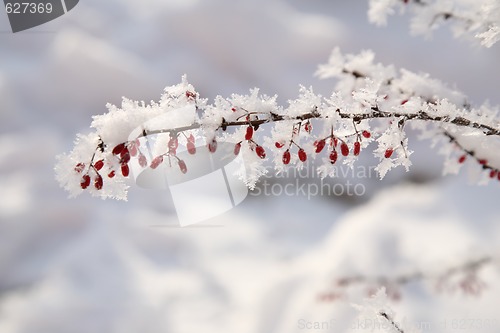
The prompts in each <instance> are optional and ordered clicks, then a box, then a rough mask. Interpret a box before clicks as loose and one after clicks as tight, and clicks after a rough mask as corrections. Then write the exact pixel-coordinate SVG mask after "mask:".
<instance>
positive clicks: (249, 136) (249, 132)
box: [234, 125, 266, 159]
mask: <svg viewBox="0 0 500 333" xmlns="http://www.w3.org/2000/svg"><path fill="white" fill-rule="evenodd" d="M254 132H255V128H254V127H253V126H252V125H248V127H247V128H246V130H245V140H246V141H248V144H249V146H250V149H251V150H255V153H256V154H257V156H259V157H260V158H262V159H264V158H266V150H265V149H264V147H262V146H261V145H259V144H257V143H256V142H255V141H254V140H253V134H254ZM242 142H243V141H240V142H238V143H236V144H235V145H234V155H238V154H239V153H240V150H241V143H242Z"/></svg>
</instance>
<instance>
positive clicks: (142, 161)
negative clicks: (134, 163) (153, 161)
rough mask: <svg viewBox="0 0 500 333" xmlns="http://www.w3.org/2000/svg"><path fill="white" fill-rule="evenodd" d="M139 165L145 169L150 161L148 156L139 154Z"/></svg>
mask: <svg viewBox="0 0 500 333" xmlns="http://www.w3.org/2000/svg"><path fill="white" fill-rule="evenodd" d="M139 165H140V166H141V167H143V168H145V167H146V165H148V161H147V159H146V156H144V154H139Z"/></svg>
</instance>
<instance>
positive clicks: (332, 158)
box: [330, 150, 339, 164]
mask: <svg viewBox="0 0 500 333" xmlns="http://www.w3.org/2000/svg"><path fill="white" fill-rule="evenodd" d="M338 157H339V155H338V154H337V151H336V150H334V151H332V152H331V153H330V163H332V164H335V162H337V158H338Z"/></svg>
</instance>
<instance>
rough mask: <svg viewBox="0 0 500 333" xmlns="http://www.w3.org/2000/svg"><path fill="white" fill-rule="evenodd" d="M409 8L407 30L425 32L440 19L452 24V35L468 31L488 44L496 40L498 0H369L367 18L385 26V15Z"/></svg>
mask: <svg viewBox="0 0 500 333" xmlns="http://www.w3.org/2000/svg"><path fill="white" fill-rule="evenodd" d="M407 9H409V10H410V11H411V13H412V15H413V18H412V20H411V24H410V30H411V32H412V33H414V34H417V35H429V34H430V33H431V32H432V30H434V29H436V28H438V27H439V26H440V25H441V24H443V23H444V22H450V23H451V24H452V26H451V27H452V30H453V33H454V34H455V36H457V37H459V36H462V35H464V34H472V35H473V36H475V37H476V38H479V39H480V40H481V44H482V45H484V46H486V47H491V46H493V44H495V43H496V42H498V41H499V40H500V2H499V1H498V0H461V1H447V0H370V2H369V10H368V18H369V20H370V21H371V22H372V23H375V24H378V25H386V24H387V17H388V16H389V15H393V14H394V13H395V12H396V11H399V12H400V13H404V12H405V11H406V10H407Z"/></svg>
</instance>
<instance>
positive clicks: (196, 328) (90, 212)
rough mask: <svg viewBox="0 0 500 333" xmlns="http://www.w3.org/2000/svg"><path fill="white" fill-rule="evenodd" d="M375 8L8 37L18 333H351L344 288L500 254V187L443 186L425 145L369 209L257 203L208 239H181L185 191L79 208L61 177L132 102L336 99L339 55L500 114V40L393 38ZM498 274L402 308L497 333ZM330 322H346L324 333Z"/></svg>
mask: <svg viewBox="0 0 500 333" xmlns="http://www.w3.org/2000/svg"><path fill="white" fill-rule="evenodd" d="M366 9H367V3H366V2H365V1H356V2H354V1H352V2H351V1H333V0H318V1H314V2H311V1H304V0H300V1H299V0H293V1H265V0H255V1H251V2H235V1H231V0H215V1H210V2H206V1H205V2H203V1H197V0H190V1H186V0H183V1H181V0H175V1H174V0H168V1H157V0H147V1H140V2H139V1H131V0H127V1H118V0H113V1H106V2H102V1H97V0H87V1H82V2H81V3H80V4H79V5H78V6H77V7H75V9H74V10H72V11H71V12H70V13H69V14H68V15H65V16H63V17H61V18H59V19H57V20H55V21H53V22H51V23H49V24H46V25H43V26H40V27H38V28H36V29H35V30H33V31H32V32H29V31H27V32H23V33H19V34H15V35H14V34H10V33H1V34H0V40H1V41H0V44H1V45H2V46H1V48H0V119H1V121H0V333H45V332H47V333H49V332H50V333H59V332H61V333H62V332H76V333H79V332H82V333H83V332H85V333H86V332H120V333H122V332H123V333H127V332H138V331H143V332H175V333H178V332H241V333H244V332H259V333H260V332H307V331H311V332H313V331H314V332H317V331H321V332H327V331H332V332H339V331H350V330H351V328H352V325H353V323H356V322H355V321H354V319H355V317H356V311H355V310H354V309H353V308H352V307H351V306H350V304H351V303H353V302H354V303H359V302H361V299H362V298H363V297H364V295H365V293H366V290H365V289H366V288H365V287H364V286H360V287H359V288H358V289H359V290H357V289H356V288H355V287H352V288H353V290H352V292H350V293H349V295H348V297H347V296H346V298H344V299H342V300H338V301H335V302H333V303H332V302H321V301H319V297H318V295H320V294H321V293H323V292H324V291H325V290H326V291H328V290H330V289H331V288H332V281H333V280H334V279H335V278H339V277H343V276H351V275H359V274H361V275H368V276H377V275H388V276H391V275H398V274H404V273H407V272H413V271H420V270H423V271H429V272H436V271H440V269H442V270H445V269H446V268H448V267H452V266H454V265H457V264H460V263H461V262H463V261H465V260H467V259H475V258H478V257H481V256H483V255H495V254H497V253H498V252H499V249H498V247H497V246H496V244H499V241H500V226H499V225H498V221H500V210H499V209H498V207H497V206H496V204H497V202H496V201H497V200H496V198H497V196H498V193H499V192H498V191H499V185H498V184H497V183H492V184H490V185H487V186H471V185H469V184H468V180H467V178H468V177H467V172H465V171H463V172H462V174H461V175H460V176H458V177H446V178H440V177H439V175H440V168H441V164H440V163H441V161H440V159H439V157H438V156H437V154H436V153H435V152H433V151H431V150H430V148H429V147H428V146H427V143H425V142H424V143H421V142H416V141H415V140H414V141H413V142H412V143H411V145H413V147H414V150H415V151H416V153H415V154H414V156H413V162H414V164H415V165H414V168H413V169H412V171H411V172H410V173H409V174H403V173H401V172H396V173H395V174H394V175H392V176H390V177H389V178H388V179H387V180H384V181H383V182H378V181H375V180H374V179H368V180H366V182H364V184H366V186H367V189H368V192H367V194H366V195H365V196H364V197H362V198H359V199H360V200H347V199H346V198H344V197H340V198H336V197H334V198H327V197H318V198H314V199H312V200H308V199H307V198H305V197H303V196H292V197H276V196H264V195H261V196H258V197H253V196H250V197H248V198H247V199H246V200H245V201H244V202H243V204H241V205H240V206H238V207H237V208H235V209H233V210H231V211H230V212H228V213H226V214H224V215H222V216H219V217H217V218H215V219H213V220H210V221H207V222H206V223H204V224H201V225H195V226H193V227H189V228H178V227H177V220H176V215H175V211H174V207H173V204H172V201H171V198H170V195H169V193H168V192H162V191H147V190H142V189H140V188H132V189H131V193H130V195H129V201H128V202H113V201H109V200H108V201H101V200H98V199H92V198H89V197H87V196H85V195H83V196H80V197H78V198H77V199H71V200H70V199H67V197H66V193H65V192H64V191H63V190H61V189H60V188H59V187H58V185H57V184H56V182H55V180H54V172H53V166H54V163H55V156H56V155H57V154H59V153H61V152H64V151H67V150H69V149H70V148H71V145H72V141H73V139H74V134H75V133H76V132H81V131H86V128H87V127H88V125H89V124H90V121H91V115H94V114H99V113H102V112H104V111H105V108H104V106H105V104H106V103H107V102H111V103H119V102H120V99H121V97H122V96H127V97H130V98H133V99H138V100H146V101H147V100H151V99H157V98H158V96H159V95H160V93H161V91H162V89H163V87H164V86H166V85H171V84H175V83H177V82H179V80H180V77H181V75H182V74H184V73H186V74H187V75H188V77H189V80H190V81H191V82H192V83H193V84H194V85H195V86H196V87H197V89H198V91H199V92H200V93H201V94H202V95H204V96H206V97H209V98H213V97H214V96H215V95H217V94H221V95H224V96H227V95H229V94H231V93H246V92H247V91H248V89H249V88H253V87H259V88H261V89H262V91H263V92H264V93H267V94H270V95H272V94H275V93H276V94H278V95H279V100H280V102H285V101H286V100H287V99H292V98H295V97H296V94H297V91H298V85H299V84H304V85H313V86H314V87H315V90H316V91H318V92H321V93H323V94H325V95H328V94H329V93H330V90H331V87H332V85H333V82H329V81H319V80H317V79H316V78H314V77H313V76H312V73H313V72H314V71H315V69H316V66H317V64H319V63H324V62H325V61H326V60H327V58H328V55H329V53H330V50H331V49H332V48H333V47H335V46H339V47H340V48H341V49H342V50H343V51H345V52H358V51H360V50H362V49H367V48H370V49H373V50H374V51H375V53H376V54H377V59H378V60H379V61H381V62H384V63H394V64H395V65H396V66H398V67H405V68H408V69H410V70H412V71H416V72H419V71H424V72H429V73H431V74H432V75H433V76H434V77H436V78H439V79H441V80H443V81H445V82H448V83H450V84H451V85H455V84H456V86H457V87H458V88H459V89H460V90H462V91H463V92H465V93H466V94H467V95H468V96H469V97H470V99H471V101H472V102H473V103H478V104H479V103H481V102H483V100H485V99H490V101H491V102H492V104H500V95H499V94H498V86H499V84H500V81H499V80H500V79H499V78H500V66H499V64H498V59H499V56H500V48H499V46H498V45H496V46H495V47H493V48H491V49H484V48H479V47H474V46H471V44H470V43H469V42H467V41H465V42H464V41H458V40H455V39H453V38H452V36H451V35H450V33H448V32H447V31H446V30H443V31H438V32H437V33H436V34H435V35H434V38H433V39H432V40H429V41H427V40H424V39H422V38H420V37H416V38H415V37H411V36H409V34H408V33H407V22H406V21H405V19H404V18H392V19H391V24H390V25H389V26H388V27H387V28H376V27H374V26H371V25H369V23H368V22H367V19H366ZM0 30H2V31H7V30H8V24H7V19H6V16H5V15H3V14H0ZM413 180H419V181H420V183H418V184H417V183H415V182H414V181H413ZM497 266H498V265H496V266H495V265H493V266H489V267H488V268H486V269H484V271H482V274H481V277H482V278H483V280H484V282H485V283H486V285H487V288H486V290H485V292H484V293H483V294H482V295H481V296H480V297H471V296H468V295H464V294H463V293H452V294H449V293H443V294H438V293H436V292H435V290H434V288H433V286H432V283H423V284H422V283H413V284H410V285H408V286H406V287H404V288H403V297H402V299H401V301H399V302H395V303H394V304H393V306H394V308H395V310H396V311H397V313H398V314H399V315H400V316H401V317H405V318H407V320H408V321H410V322H412V323H416V324H417V323H421V322H428V323H431V324H432V325H431V327H427V328H426V329H424V331H433V332H438V331H457V330H460V331H466V332H497V331H498V329H499V328H500V323H499V322H498V321H497V322H495V320H496V318H497V317H498V310H497V309H498V308H497V306H498V305H499V304H498V295H500V284H499V283H498V280H499V272H498V269H497V268H496V267H497ZM470 319H474V320H476V322H474V324H472V322H471V321H468V322H466V323H465V326H463V325H462V326H460V325H459V324H462V322H460V320H470ZM488 321H493V324H495V325H489V326H488V325H487V323H488ZM314 322H321V323H322V322H329V323H333V324H332V325H331V326H330V327H329V328H328V329H326V328H325V329H321V330H318V329H316V330H315V329H311V330H308V329H307V328H306V327H304V326H307V325H305V323H314ZM479 322H480V323H481V326H479V324H478V323H479ZM457 323H458V324H457ZM303 324H304V325H303ZM444 324H446V327H444V326H443V325H444ZM457 325H459V326H460V327H458V326H457ZM358 330H362V329H360V328H359V327H358Z"/></svg>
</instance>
